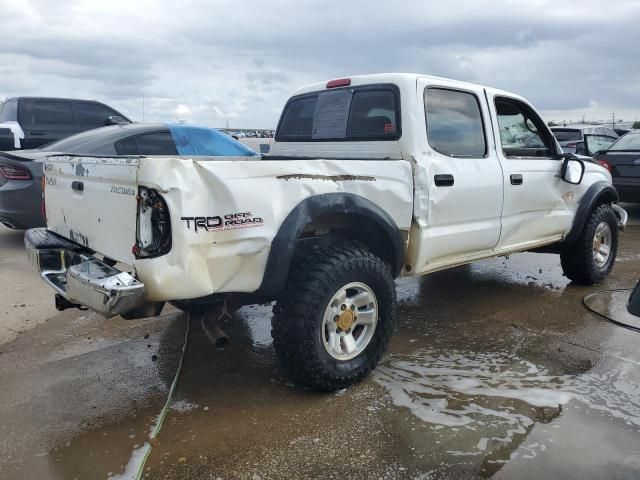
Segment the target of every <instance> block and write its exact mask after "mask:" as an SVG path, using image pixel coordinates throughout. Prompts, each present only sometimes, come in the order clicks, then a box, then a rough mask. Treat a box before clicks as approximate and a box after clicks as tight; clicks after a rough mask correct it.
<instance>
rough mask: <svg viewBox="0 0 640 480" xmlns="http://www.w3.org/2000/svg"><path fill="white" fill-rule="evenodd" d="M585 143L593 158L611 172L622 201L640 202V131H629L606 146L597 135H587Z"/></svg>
mask: <svg viewBox="0 0 640 480" xmlns="http://www.w3.org/2000/svg"><path fill="white" fill-rule="evenodd" d="M584 143H585V150H587V151H592V152H593V155H594V156H593V159H594V160H595V161H596V162H597V163H599V164H600V165H602V166H603V167H605V168H606V169H607V170H609V172H611V176H612V177H613V186H614V187H616V190H618V195H619V196H620V201H621V202H633V203H640V131H635V132H629V133H627V134H626V135H624V136H622V137H620V138H619V139H618V140H617V141H615V142H613V143H612V144H610V145H607V146H606V148H600V147H601V146H602V139H601V138H598V137H597V136H592V135H586V136H585V139H584Z"/></svg>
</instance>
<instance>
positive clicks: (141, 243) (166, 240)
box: [131, 187, 171, 258]
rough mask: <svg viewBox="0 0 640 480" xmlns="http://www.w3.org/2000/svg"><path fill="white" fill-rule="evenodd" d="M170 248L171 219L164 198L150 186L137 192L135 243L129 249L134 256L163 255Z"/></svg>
mask: <svg viewBox="0 0 640 480" xmlns="http://www.w3.org/2000/svg"><path fill="white" fill-rule="evenodd" d="M169 250H171V220H170V218H169V209H168V207H167V204H166V202H165V201H164V198H162V196H161V195H160V194H159V193H158V192H156V191H155V190H152V189H150V188H144V187H141V188H140V191H139V193H138V226H137V232H136V243H135V245H134V246H133V248H132V249H131V251H132V252H133V254H134V255H135V256H136V258H150V257H158V256H160V255H164V254H166V253H168V252H169Z"/></svg>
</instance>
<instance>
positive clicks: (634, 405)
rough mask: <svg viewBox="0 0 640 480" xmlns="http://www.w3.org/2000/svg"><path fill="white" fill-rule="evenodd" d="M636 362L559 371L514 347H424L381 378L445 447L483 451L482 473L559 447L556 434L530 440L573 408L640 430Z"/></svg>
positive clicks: (460, 453)
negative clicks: (599, 368) (485, 349)
mask: <svg viewBox="0 0 640 480" xmlns="http://www.w3.org/2000/svg"><path fill="white" fill-rule="evenodd" d="M632 367H635V368H636V369H637V366H636V365H632V364H630V363H622V364H621V367H620V368H618V369H615V370H607V371H606V372H603V373H597V370H594V371H588V372H586V373H580V374H576V375H568V374H554V373H552V372H551V371H549V370H548V369H547V368H544V367H541V366H538V365H535V364H533V363H532V362H530V361H528V360H525V359H523V358H520V357H518V356H517V355H514V354H512V353H508V352H492V353H478V352H473V351H447V352H442V351H437V350H429V349H421V350H417V351H415V352H414V353H412V354H410V355H399V356H393V358H391V359H389V360H387V361H386V362H384V363H383V365H381V366H380V367H378V369H377V370H376V371H374V372H373V379H374V380H375V381H376V382H377V383H379V384H380V385H382V386H383V387H384V388H385V389H386V391H387V394H388V396H389V400H390V402H391V404H392V405H394V406H395V407H401V408H402V409H404V408H406V409H408V410H409V411H410V412H411V414H412V415H413V416H414V417H416V418H417V419H419V420H420V421H421V422H422V426H423V427H424V428H428V429H430V430H431V431H432V432H434V434H435V436H436V437H437V438H438V440H437V441H436V443H437V444H440V448H439V450H440V451H441V453H442V452H443V451H444V453H446V454H447V455H449V456H451V457H453V458H457V459H459V460H458V461H463V458H464V457H479V458H480V459H482V463H483V467H482V470H481V473H482V474H484V475H489V474H492V473H495V472H496V471H497V470H498V469H499V468H501V466H502V464H505V463H507V462H509V461H513V460H514V459H516V458H518V457H521V458H523V459H532V458H535V457H536V456H537V455H538V454H540V453H542V452H544V451H545V450H547V449H553V448H555V446H554V443H553V442H554V439H553V434H552V433H549V435H548V436H547V437H546V439H545V441H538V442H534V443H530V444H528V445H526V446H525V445H522V444H523V442H524V441H525V439H526V438H527V436H528V435H529V433H530V432H531V431H532V429H533V428H534V427H535V426H536V425H544V424H550V423H553V422H554V421H555V420H556V419H559V418H560V417H561V416H563V415H564V414H565V413H566V411H567V410H568V409H577V410H580V411H581V412H582V415H590V416H601V417H602V422H603V425H605V427H603V428H605V429H606V425H607V424H609V425H610V424H611V423H612V422H614V423H619V424H621V425H623V426H624V428H625V429H627V430H631V431H632V432H634V434H637V433H638V432H640V386H638V383H637V378H634V379H627V378H626V376H627V374H628V372H629V370H630V368H632ZM553 427H554V425H551V426H550V428H549V430H550V431H552V428H553ZM450 461H452V460H451V459H450Z"/></svg>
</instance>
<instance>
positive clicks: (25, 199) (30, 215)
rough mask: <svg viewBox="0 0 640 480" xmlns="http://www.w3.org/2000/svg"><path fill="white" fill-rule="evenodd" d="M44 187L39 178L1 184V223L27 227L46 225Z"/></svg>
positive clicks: (21, 227)
mask: <svg viewBox="0 0 640 480" xmlns="http://www.w3.org/2000/svg"><path fill="white" fill-rule="evenodd" d="M41 204H42V188H41V187H40V183H39V181H37V180H26V181H25V180H9V181H8V182H7V183H5V184H4V185H1V186H0V223H6V224H8V226H10V227H11V228H18V229H21V230H22V229H27V228H33V227H42V226H44V225H45V221H44V218H43V217H42V206H41Z"/></svg>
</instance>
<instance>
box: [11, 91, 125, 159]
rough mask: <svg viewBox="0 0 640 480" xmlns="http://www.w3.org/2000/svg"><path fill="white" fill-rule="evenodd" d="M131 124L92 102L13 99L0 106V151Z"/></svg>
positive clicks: (35, 146)
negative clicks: (101, 128) (109, 126)
mask: <svg viewBox="0 0 640 480" xmlns="http://www.w3.org/2000/svg"><path fill="white" fill-rule="evenodd" d="M123 122H124V123H130V122H131V121H130V120H129V119H128V118H127V117H125V116H124V115H122V114H121V113H120V112H118V111H117V110H114V109H113V108H111V107H109V106H107V105H105V104H103V103H100V102H96V101H92V100H74V99H67V98H44V97H13V98H9V99H7V100H6V101H5V102H4V103H3V104H2V105H0V151H3V150H16V149H28V148H37V147H40V146H42V145H45V144H47V143H51V142H54V141H56V140H60V139H61V138H65V137H68V136H69V135H73V134H74V133H79V132H83V131H85V130H91V129H92V128H97V127H104V126H105V125H113V124H117V123H123Z"/></svg>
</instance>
